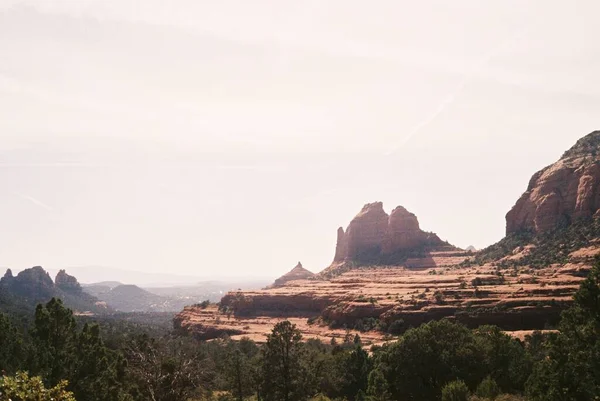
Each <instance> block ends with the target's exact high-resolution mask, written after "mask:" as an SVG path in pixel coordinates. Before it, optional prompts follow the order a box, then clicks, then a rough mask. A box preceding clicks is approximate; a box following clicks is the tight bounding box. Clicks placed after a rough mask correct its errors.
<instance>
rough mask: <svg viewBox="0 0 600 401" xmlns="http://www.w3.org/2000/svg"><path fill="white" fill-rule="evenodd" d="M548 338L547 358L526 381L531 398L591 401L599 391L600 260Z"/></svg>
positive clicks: (540, 362) (549, 400) (536, 400)
mask: <svg viewBox="0 0 600 401" xmlns="http://www.w3.org/2000/svg"><path fill="white" fill-rule="evenodd" d="M574 301H575V302H574V305H573V307H571V308H570V309H569V310H567V311H565V312H564V313H563V316H562V320H561V324H560V331H559V334H558V335H554V336H552V337H550V340H549V342H548V348H547V357H546V358H544V359H542V360H540V361H539V362H538V363H537V364H536V366H535V368H534V371H533V374H532V375H531V377H530V378H529V380H528V381H527V393H528V396H529V398H530V399H531V400H532V401H571V400H572V401H588V400H589V401H591V400H597V399H598V398H597V397H598V394H600V259H597V260H596V263H595V266H594V267H593V268H592V270H591V271H590V273H589V275H588V277H587V279H586V280H584V281H583V282H582V284H581V286H580V289H579V290H578V291H577V293H576V294H575V296H574Z"/></svg>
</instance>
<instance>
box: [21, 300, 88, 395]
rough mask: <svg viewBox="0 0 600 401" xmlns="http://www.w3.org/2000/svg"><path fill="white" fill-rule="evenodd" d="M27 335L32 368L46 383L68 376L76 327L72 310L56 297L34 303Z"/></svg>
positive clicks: (73, 350)
mask: <svg viewBox="0 0 600 401" xmlns="http://www.w3.org/2000/svg"><path fill="white" fill-rule="evenodd" d="M31 337H32V340H33V344H34V351H35V354H34V355H32V358H31V361H30V364H31V368H32V371H33V372H34V373H35V374H39V375H41V376H42V377H43V378H44V381H45V382H46V383H47V384H48V385H50V386H56V385H58V384H59V383H60V382H61V381H62V380H65V379H68V378H70V377H71V374H72V373H73V372H74V370H75V365H76V354H77V327H76V323H75V319H74V318H73V312H71V310H70V309H67V308H65V307H64V306H63V303H62V301H61V300H60V299H56V298H52V299H51V300H50V301H49V302H48V303H47V304H46V305H38V306H37V308H36V310H35V321H34V328H33V330H32V331H31Z"/></svg>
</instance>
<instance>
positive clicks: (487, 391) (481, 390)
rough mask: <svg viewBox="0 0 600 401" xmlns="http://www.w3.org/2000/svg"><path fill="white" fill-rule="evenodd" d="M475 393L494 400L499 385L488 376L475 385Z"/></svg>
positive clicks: (498, 390) (497, 393) (498, 392)
mask: <svg viewBox="0 0 600 401" xmlns="http://www.w3.org/2000/svg"><path fill="white" fill-rule="evenodd" d="M475 394H477V396H478V397H481V398H485V399H489V400H495V399H496V397H498V395H499V394H500V387H498V384H497V383H496V381H495V380H494V379H492V378H491V377H489V376H488V377H486V378H485V379H484V380H483V381H482V382H481V383H480V384H479V386H477V390H476V391H475Z"/></svg>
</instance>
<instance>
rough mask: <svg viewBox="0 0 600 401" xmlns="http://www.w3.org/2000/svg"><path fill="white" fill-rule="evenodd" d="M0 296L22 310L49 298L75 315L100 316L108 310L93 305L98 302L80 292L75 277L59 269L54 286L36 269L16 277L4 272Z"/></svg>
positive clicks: (10, 272)
mask: <svg viewBox="0 0 600 401" xmlns="http://www.w3.org/2000/svg"><path fill="white" fill-rule="evenodd" d="M0 294H2V295H4V297H5V298H6V299H9V300H10V302H9V303H10V304H14V305H19V307H23V308H35V307H36V306H37V304H39V303H46V302H48V301H49V300H50V299H52V298H60V299H61V300H62V301H63V302H64V304H65V305H66V306H67V307H69V308H71V309H72V310H73V311H75V312H82V313H83V312H92V313H104V312H107V311H108V310H107V309H106V308H105V307H101V306H98V305H97V302H98V299H97V298H95V297H93V296H91V295H89V294H86V293H84V292H83V291H81V287H80V286H79V283H78V282H77V279H75V277H72V276H69V275H68V274H66V272H65V271H64V270H63V271H61V272H60V273H58V275H57V276H56V283H55V282H53V281H52V279H51V278H50V275H49V274H48V273H47V272H46V271H45V270H44V269H43V268H42V267H40V266H36V267H32V268H31V269H25V270H23V271H21V272H19V274H17V275H16V276H13V275H12V271H10V269H9V270H7V272H6V274H5V275H4V277H2V279H0Z"/></svg>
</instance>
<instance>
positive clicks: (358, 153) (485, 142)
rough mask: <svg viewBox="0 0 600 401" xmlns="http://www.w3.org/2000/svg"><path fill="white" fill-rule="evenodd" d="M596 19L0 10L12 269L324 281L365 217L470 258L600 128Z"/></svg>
mask: <svg viewBox="0 0 600 401" xmlns="http://www.w3.org/2000/svg"><path fill="white" fill-rule="evenodd" d="M598 15H600V2H598V1H597V0H588V1H577V0H574V1H568V2H567V1H562V0H550V1H549V0H540V1H532V0H501V1H481V0H462V1H460V0H452V1H450V0H443V1H442V0H439V1H431V0H428V1H414V0H412V1H400V0H389V1H383V0H373V1H358V0H318V1H317V0H314V1H313V0H304V1H297V0H294V1H284V0H220V1H204V0H169V1H166V0H25V1H23V0H0V224H1V225H2V228H1V229H0V266H9V267H12V268H14V269H16V270H19V269H22V268H26V267H30V266H33V265H43V266H45V267H48V268H51V269H57V268H62V267H70V266H84V265H99V266H107V267H112V268H121V269H131V270H143V271H147V272H171V273H173V274H185V275H197V276H202V277H207V278H220V277H228V276H229V277H232V276H260V277H276V276H278V275H280V274H282V273H284V272H286V271H287V270H289V269H291V268H292V267H293V266H294V265H295V264H296V262H297V261H298V260H300V261H302V262H303V264H304V265H305V267H307V268H309V269H311V270H313V271H319V270H321V269H323V268H325V267H326V266H327V265H328V264H329V263H330V262H331V260H332V259H333V255H334V248H335V239H336V229H337V227H339V226H346V225H347V224H348V222H349V221H350V219H351V218H352V217H353V216H354V215H355V214H356V213H357V212H358V211H359V210H360V208H361V207H362V205H363V204H365V203H367V202H372V201H377V200H381V201H383V202H384V205H385V207H386V210H387V211H388V212H389V211H391V209H393V207H394V206H396V205H403V206H405V207H406V208H408V209H409V210H410V211H412V212H414V213H416V214H417V216H418V217H419V220H420V222H421V226H422V228H424V229H425V230H429V231H434V232H436V233H438V234H439V235H440V237H441V238H443V239H446V240H448V241H450V242H451V243H453V244H456V245H458V246H462V247H466V246H468V245H470V244H473V245H475V246H476V247H478V248H480V247H484V246H486V245H489V244H491V243H493V242H495V241H497V240H499V239H500V238H501V237H502V236H503V234H504V224H505V221H504V215H505V214H506V212H507V211H508V210H509V209H510V207H511V206H512V205H513V204H514V202H515V201H516V199H517V198H518V197H519V196H520V195H521V193H522V192H523V191H524V190H525V188H526V185H527V183H528V181H529V178H530V176H531V175H532V174H533V173H534V172H535V171H537V170H539V169H540V168H542V167H544V166H545V165H547V164H550V163H552V162H554V161H555V160H557V159H558V158H559V157H560V155H561V154H562V152H563V151H565V150H566V149H567V148H568V147H570V146H571V145H572V144H573V143H574V142H575V141H576V140H577V139H578V138H579V137H581V136H583V135H585V134H587V133H589V132H591V131H593V130H595V129H600V123H599V118H600V76H599V75H598V71H600V42H599V41H598V38H600V24H598V21H597V20H598Z"/></svg>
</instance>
